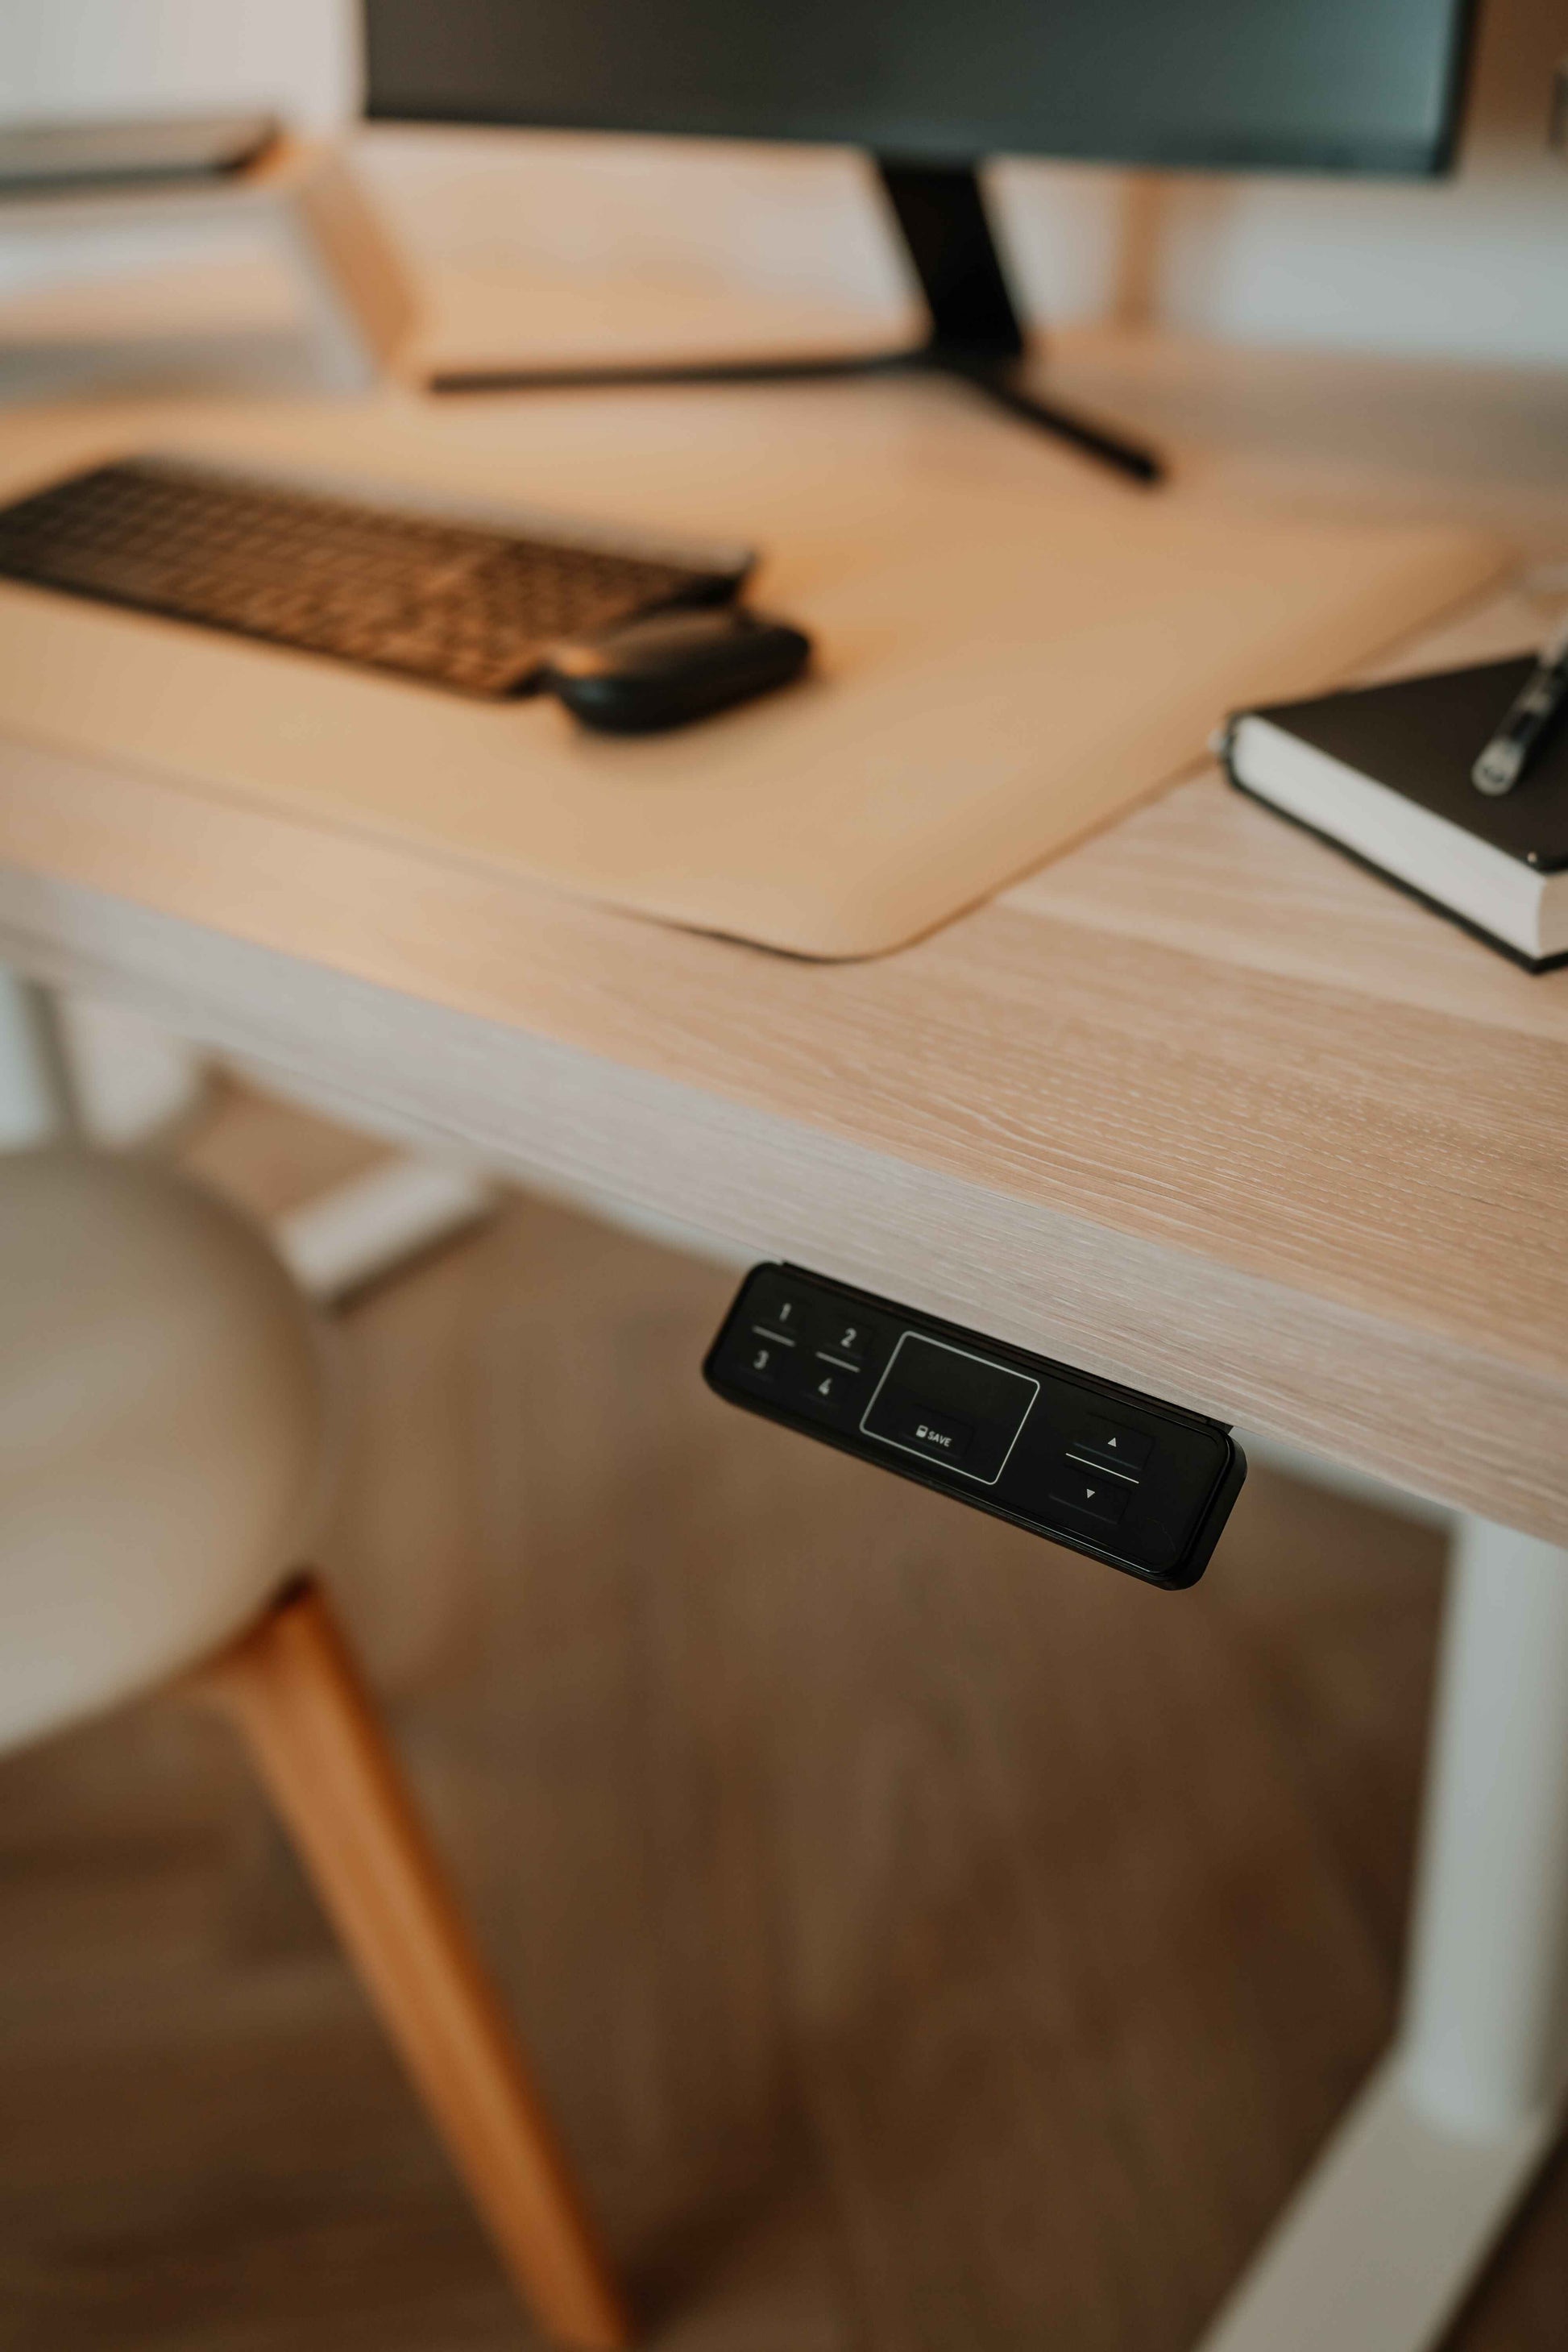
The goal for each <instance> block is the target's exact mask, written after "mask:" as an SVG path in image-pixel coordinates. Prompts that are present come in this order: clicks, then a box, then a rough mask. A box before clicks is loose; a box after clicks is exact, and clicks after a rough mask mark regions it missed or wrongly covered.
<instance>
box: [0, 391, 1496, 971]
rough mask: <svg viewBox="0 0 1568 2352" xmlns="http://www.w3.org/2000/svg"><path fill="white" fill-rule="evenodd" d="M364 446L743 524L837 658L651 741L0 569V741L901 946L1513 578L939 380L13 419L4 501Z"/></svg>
mask: <svg viewBox="0 0 1568 2352" xmlns="http://www.w3.org/2000/svg"><path fill="white" fill-rule="evenodd" d="M158 445H161V446H187V447H189V448H190V449H191V450H193V451H194V452H198V453H201V454H205V455H208V456H211V457H217V458H229V459H232V460H234V461H237V462H244V461H245V460H246V459H247V458H248V459H251V460H253V461H254V460H261V461H267V462H277V461H284V462H288V461H293V462H297V463H300V464H309V465H310V466H311V467H322V466H332V465H337V466H341V467H343V468H344V469H345V470H349V471H353V472H356V473H358V474H361V475H365V474H369V473H372V472H374V473H375V474H376V475H378V476H379V477H381V478H383V479H385V480H389V481H407V482H409V483H411V484H416V485H419V486H421V487H422V488H432V487H434V488H448V489H450V490H451V491H452V492H453V493H454V495H460V496H464V497H473V496H475V495H476V494H477V495H482V496H483V497H485V498H487V499H515V500H516V501H517V502H518V503H519V504H520V505H525V506H529V507H531V508H534V509H538V508H541V507H543V508H552V509H556V510H557V511H559V512H562V513H573V512H575V513H579V514H581V515H584V516H585V517H595V518H602V519H604V520H624V521H625V522H626V523H627V524H628V525H636V526H638V527H640V528H646V529H649V530H659V529H663V530H674V531H684V532H686V533H689V534H692V535H701V536H704V537H709V538H739V539H742V540H750V541H754V542H756V543H758V544H760V545H761V546H762V548H763V550H764V551H765V560H764V562H763V566H762V568H761V571H760V572H759V574H758V578H757V583H756V586H755V590H754V592H753V596H752V601H753V602H754V603H756V604H758V605H759V606H761V607H762V608H763V609H767V608H769V607H776V609H777V610H779V611H780V612H781V613H783V614H786V615H788V616H789V617H791V618H795V619H798V620H800V621H802V622H803V623H804V624H805V625H806V626H807V627H808V628H810V629H811V631H812V632H813V634H814V635H815V636H816V640H817V644H818V647H819V660H818V663H817V666H816V671H815V674H814V675H813V676H812V677H810V678H809V679H808V680H806V681H805V682H804V683H803V684H801V685H800V686H798V687H795V688H791V689H789V690H787V691H786V692H785V693H784V694H781V695H779V696H777V697H775V698H773V699H771V700H770V701H767V702H761V703H756V704H752V705H751V706H749V707H747V708H745V709H740V710H737V711H733V712H731V713H729V714H726V715H725V716H723V717H721V718H720V719H712V720H710V721H707V722H705V723H704V724H702V725H700V726H698V727H695V728H692V729H689V730H683V731H681V732H679V733H676V734H671V735H668V736H664V737H659V738H653V739H647V738H645V739H642V740H616V739H612V738H605V737H595V736H592V735H588V734H585V733H583V732H581V731H579V730H577V728H576V727H575V726H574V722H573V721H572V720H571V719H568V718H567V716H566V714H565V713H564V712H563V710H562V709H560V708H559V707H558V706H557V705H556V704H555V703H554V702H553V701H551V700H548V699H533V700H525V701H520V702H509V703H483V702H475V701H468V700H467V699H464V698H460V697H458V696H455V695H450V694H447V693H443V692H440V691H438V690H436V689H432V688H426V687H422V686H418V685H414V684H411V683H405V682H403V681H400V680H398V679H395V678H393V677H381V676H377V675H375V674H373V673H371V672H365V671H355V670H353V669H350V668H347V667H342V666H340V665H338V664H335V663H333V662H331V661H328V660H323V659H319V658H316V657H313V656H302V655H298V654H290V653H287V652H283V651H279V650H276V649H273V648H271V647H268V646H259V645H255V644H251V643H247V642H243V641H240V640H237V639H230V638H226V637H223V636H220V635H213V634H210V633H207V632H205V631H201V630H196V629H190V628H184V627H180V626H177V625H172V624H169V623H165V622H161V621H157V620H151V619H147V618H144V617H142V616H140V615H135V614H123V613H118V612H115V611H112V610H110V609H108V608H104V607H98V606H93V605H89V604H77V603H73V602H72V601H70V600H69V599H67V598H63V597H57V596H53V595H49V594H46V593H42V592H40V591H37V590H30V589H26V588H21V587H17V586H15V585H12V584H11V583H0V731H6V730H11V731H16V732H19V733H22V734H25V735H27V736H30V737H32V738H33V739H35V740H45V741H47V742H51V743H53V744H55V745H57V746H59V747H62V748H66V749H68V750H70V751H75V752H77V753H79V754H80V753H88V754H93V753H96V754H97V755H99V756H100V757H103V758H105V759H107V760H110V761H113V760H116V759H118V760H121V761H132V762H134V763H136V764H137V765H141V766H147V767H152V768H153V769H155V770H157V771H159V772H162V773H163V774H165V775H173V776H174V777H176V778H178V779H180V780H181V781H183V782H185V783H187V784H188V785H189V786H190V788H191V790H192V792H193V793H195V794H203V793H219V794H222V795H224V796H226V797H238V798H242V799H244V800H246V801H247V802H250V803H262V804H265V805H268V806H270V807H273V808H276V809H279V810H281V811H287V812H288V813H289V814H291V815H293V816H296V817H298V816H300V815H304V816H308V817H311V818H314V819H316V820H317V821H319V822H321V824H328V825H333V826H340V827H349V828H353V829H354V830H359V831H367V832H370V833H373V834H377V835H383V836H388V835H391V836H395V837H397V838H399V839H401V840H404V841H414V842H416V843H418V844H420V845H424V846H426V847H427V848H428V849H429V850H430V851H431V853H432V854H435V855H437V856H445V857H452V858H458V859H460V860H462V861H464V862H465V863H468V864H475V865H479V866H483V867H485V868H488V869H489V870H492V871H493V870H497V869H501V870H505V871H509V872H511V873H515V874H518V875H521V876H526V877H529V878H530V879H531V880H535V881H539V882H543V883H545V884H548V885H551V886H553V887H557V888H559V889H561V890H563V891H569V892H572V893H574V894H576V895H578V896H581V897H584V898H594V899H596V900H599V901H602V902H604V903H606V904H609V905H612V906H616V907H619V908H626V909H628V910H630V911H633V912H635V913H637V914H640V915H645V916H650V917H655V918H658V919H662V920H665V921H668V922H673V923H679V924H685V925H689V926H691V927H693V928H696V929H704V930H710V931H717V932H722V933H725V934H728V935H731V936H733V937H738V938H741V939H743V940H752V941H754V942H756V943H758V944H760V945H763V946H765V947H770V948H777V949H783V950H789V951H792V952H794V953H796V954H799V955H805V956H813V957H821V958H829V959H832V958H852V957H859V956H868V955H875V954H878V953H881V952H884V951H886V950H890V949H893V948H897V947H900V946H901V945H903V944H905V943H906V942H907V941H909V940H911V939H914V938H917V937H919V936H920V935H921V934H922V933H924V932H927V931H929V930H931V929H935V928H936V927H937V926H938V925H940V924H942V923H943V922H945V921H947V920H949V919H951V918H952V917H953V916H954V915H956V914H958V913H959V912H961V911H962V910H963V908H967V907H969V906H972V905H973V904H974V903H975V902H976V901H977V900H979V899H982V898H985V897H987V896H989V895H990V894H991V893H992V892H994V891H995V890H996V889H998V888H999V887H1001V886H1002V885H1004V884H1005V883H1007V882H1009V881H1012V880H1014V879H1015V878H1016V877H1019V876H1020V875H1022V874H1024V873H1026V872H1027V871H1028V870H1029V869H1030V868H1031V867H1033V866H1038V865H1039V864H1041V862H1042V861H1043V860H1045V859H1047V858H1048V857H1050V856H1054V855H1055V854H1056V853H1057V852H1058V851H1060V850H1062V849H1064V848H1065V847H1067V846H1068V844H1069V843H1071V842H1072V841H1074V840H1076V839H1078V838H1079V837H1080V836H1081V835H1084V834H1085V833H1087V832H1089V831H1091V830H1093V829H1094V828H1096V827H1098V826H1100V825H1101V824H1104V823H1106V822H1107V821H1108V820H1109V819H1110V818H1112V817H1113V816H1115V815H1116V814H1118V812H1119V811H1121V810H1122V809H1124V808H1126V807H1128V806H1129V805H1131V803H1135V802H1137V801H1139V800H1141V799H1143V798H1145V797H1147V796H1148V795H1149V794H1150V793H1152V792H1154V791H1155V790H1157V789H1158V788H1159V787H1160V786H1161V785H1162V784H1163V783H1164V782H1167V781H1169V780H1170V779H1171V778H1172V777H1173V776H1174V775H1176V774H1177V773H1179V772H1181V771H1182V770H1183V769H1184V768H1186V767H1189V766H1190V765H1191V764H1192V763H1193V762H1194V761H1195V760H1197V759H1198V758H1200V757H1201V756H1202V754H1203V751H1204V749H1205V742H1206V740H1207V737H1208V735H1209V732H1210V730H1212V729H1213V728H1214V726H1215V724H1216V722H1217V721H1218V720H1219V719H1221V717H1222V716H1223V715H1224V714H1225V712H1226V711H1227V710H1228V709H1232V708H1233V707H1235V706H1237V705H1239V704H1242V703H1247V702H1257V701H1264V700H1270V701H1277V700H1283V699H1286V698H1289V697H1291V696H1295V695H1300V694H1304V693H1307V692H1310V691H1311V690H1312V689H1314V688H1318V687H1320V686H1323V685H1326V684H1328V683H1330V682H1331V680H1333V679H1334V678H1335V677H1339V676H1341V675H1342V674H1343V673H1344V672H1345V671H1346V670H1347V669H1349V668H1351V667H1353V666H1355V665H1357V664H1359V663H1361V662H1363V661H1364V660H1365V659H1366V658H1367V657H1368V656H1370V655H1372V654H1373V653H1374V652H1376V651H1377V650H1378V649H1379V648H1380V647H1381V646H1384V645H1388V644H1391V643H1393V642H1394V640H1395V639H1397V638H1398V637H1399V636H1400V635H1403V634H1405V632H1406V631H1408V630H1411V629H1413V628H1415V626H1417V625H1419V624H1421V623H1422V622H1424V621H1426V620H1429V619H1431V618H1432V617H1434V616H1435V615H1436V614H1437V613H1439V612H1440V611H1441V610H1442V609H1443V608H1444V607H1445V606H1447V605H1448V604H1452V603H1454V602H1455V601H1456V600H1457V599H1458V597H1460V596H1461V595H1462V594H1463V593H1465V592H1466V591H1467V590H1468V589H1471V588H1474V587H1476V586H1478V585H1479V583H1481V582H1482V581H1484V580H1485V579H1486V578H1488V577H1489V576H1490V575H1492V574H1493V573H1495V572H1496V571H1497V570H1498V568H1499V566H1500V561H1501V555H1500V550H1499V549H1498V548H1497V547H1496V546H1495V545H1494V544H1493V543H1492V542H1490V541H1486V540H1483V539H1481V538H1479V537H1478V536H1477V535H1476V534H1474V533H1471V532H1468V531H1458V530H1447V529H1438V528H1428V527H1424V526H1419V525H1411V526H1403V525H1396V526H1390V525H1385V524H1367V525H1364V526H1363V525H1360V524H1357V523H1353V522H1344V521H1339V520H1335V521H1317V520H1311V519H1310V518H1302V517H1299V516H1294V515H1292V516H1280V515H1278V514H1273V513H1269V512H1268V511H1266V510H1258V509H1247V508H1245V507H1241V506H1238V505H1237V504H1236V503H1235V502H1234V501H1231V502H1226V503H1221V502H1219V501H1216V500H1213V499H1205V497H1204V496H1203V495H1201V494H1200V493H1198V492H1195V491H1189V490H1187V489H1184V488H1182V487H1181V486H1180V485H1178V486H1177V487H1176V488H1173V489H1170V490H1167V491H1164V492H1160V493H1155V494H1152V495H1151V494H1149V493H1147V492H1142V491H1139V490H1137V489H1134V488H1127V487H1124V486H1123V485H1122V484H1121V483H1120V482H1119V481H1116V480H1114V479H1112V478H1110V477H1109V476H1105V477H1102V476H1100V475H1099V474H1097V473H1096V472H1095V471H1094V470H1093V469H1092V468H1091V467H1088V466H1087V465H1085V464H1084V463H1083V462H1082V461H1081V460H1079V459H1077V458H1075V457H1070V456H1068V455H1067V454H1066V453H1064V452H1060V451H1058V450H1056V449H1054V448H1052V447H1051V446H1049V445H1047V444H1044V443H1042V442H1041V441H1040V440H1039V438H1038V437H1037V436H1032V435H1030V434H1027V433H1026V432H1024V431H1022V430H1020V429H1017V428H1015V427H1013V426H1011V425H1007V424H1005V423H1003V422H1000V421H997V420H994V418H992V417H991V416H989V415H986V414H984V412H982V411H980V410H979V409H978V407H976V408H974V409H973V410H971V409H970V407H969V406H968V405H967V404H965V403H964V402H963V397H962V395H961V394H958V393H956V392H954V391H953V390H952V389H951V388H949V387H945V386H934V387H910V386H902V385H889V386H879V385H876V384H867V385H851V386H842V387H833V388H831V389H823V390H819V391H813V392H808V393H803V392H801V391H799V390H792V391H791V392H790V393H789V394H787V395H780V394H774V393H752V392H742V393H735V392H721V393H712V394H710V393H698V394H694V393H691V392H682V393H679V394H649V393H641V394H633V395H613V396H611V395H603V394H595V395H593V396H592V397H589V398H584V399H579V400H575V401H574V400H571V399H568V398H557V397H554V396H548V397H543V396H538V395H528V396H525V397H524V398H523V399H521V400H516V401H503V402H498V403H482V404H475V405H463V404H448V405H447V406H442V407H432V406H428V405H425V404H419V403H416V402H415V401H413V400H411V399H410V398H409V397H408V396H407V395H385V396H378V397H377V398H376V399H374V400H373V401H372V402H370V403H368V404H346V403H332V404H324V403H310V404H294V405H287V406H286V405H284V404H278V405H276V406H273V407H269V408H261V407H254V408H251V409H248V410H247V411H245V412H239V411H237V410H236V409H235V408H233V407H230V408H226V409H218V408H216V406H215V407H209V408H207V409H205V410H197V409H193V408H192V407H191V406H190V405H188V404H187V405H184V406H182V407H179V408H175V407H174V406H173V405H172V404H153V403H148V404H126V405H124V406H122V407H121V409H119V410H117V411H116V412H115V413H114V414H113V416H112V418H109V417H107V416H106V415H105V413H104V412H103V411H102V410H98V411H96V412H95V411H91V410H86V409H83V410H80V411H78V412H76V413H75V414H74V415H66V416H62V415H60V413H59V412H55V413H53V415H50V416H49V417H47V418H46V417H43V416H42V415H35V417H34V418H33V419H32V420H30V421H21V422H18V424H17V425H16V427H15V428H14V429H13V430H12V431H11V432H10V433H9V435H8V437H7V444H6V447H5V458H4V463H3V465H0V492H4V494H5V496H7V497H9V496H15V495H17V494H18V493H19V492H20V491H21V490H22V489H23V488H27V487H30V486H31V485H32V484H34V483H36V482H38V481H41V480H43V479H46V478H48V477H49V476H51V475H53V474H58V473H60V472H64V471H66V470H68V469H69V468H70V467H74V466H77V465H81V464H85V463H88V462H90V461H92V460H94V459H97V458H99V457H102V456H106V455H110V454H122V453H124V452H126V451H128V450H132V449H134V448H138V447H148V446H158Z"/></svg>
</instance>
